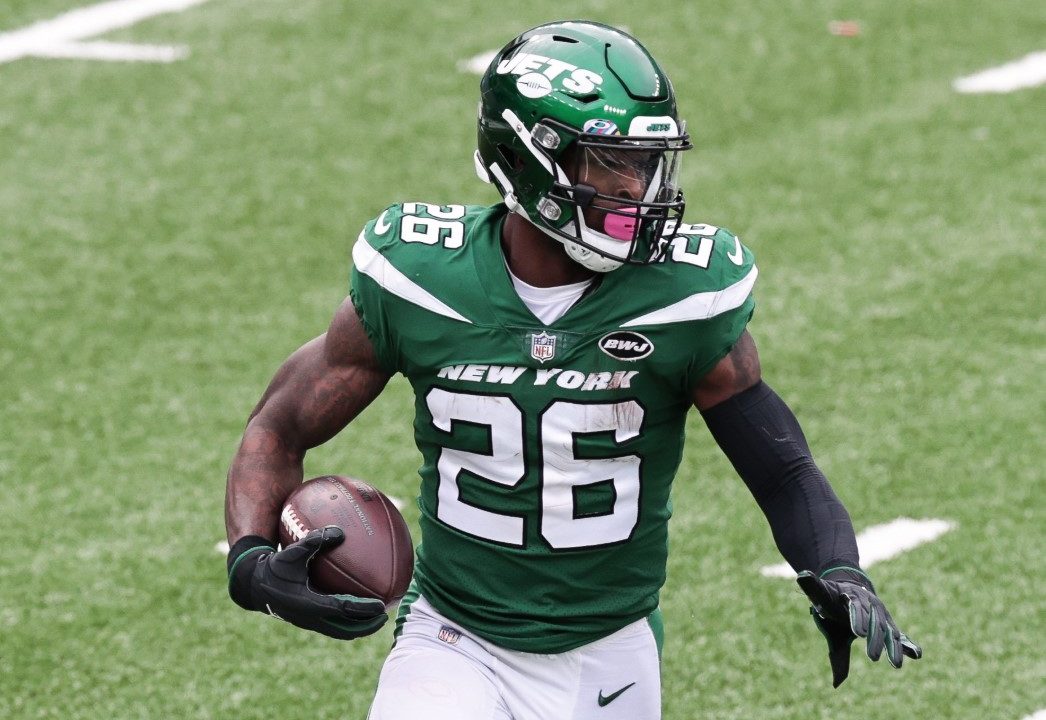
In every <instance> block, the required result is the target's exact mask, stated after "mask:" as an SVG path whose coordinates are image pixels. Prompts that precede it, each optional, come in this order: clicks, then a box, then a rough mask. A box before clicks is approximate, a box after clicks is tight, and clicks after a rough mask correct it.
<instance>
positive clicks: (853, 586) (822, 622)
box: [796, 567, 923, 687]
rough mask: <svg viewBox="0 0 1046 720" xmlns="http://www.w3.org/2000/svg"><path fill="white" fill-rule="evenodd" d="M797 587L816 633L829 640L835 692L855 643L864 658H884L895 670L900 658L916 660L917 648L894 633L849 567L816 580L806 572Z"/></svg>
mask: <svg viewBox="0 0 1046 720" xmlns="http://www.w3.org/2000/svg"><path fill="white" fill-rule="evenodd" d="M796 581H797V582H798V583H799V587H801V588H802V589H803V592H804V593H806V596H807V597H808V598H810V602H811V603H812V604H813V607H812V608H810V614H811V615H813V618H814V623H816V624H817V629H818V630H820V631H821V633H822V634H823V635H824V636H825V638H826V639H827V640H828V661H829V662H830V663H831V664H832V686H833V687H839V686H840V685H841V684H842V683H843V680H845V679H846V676H847V675H848V674H849V673H850V644H851V643H853V641H854V639H855V638H857V637H863V638H867V640H868V645H867V650H868V657H870V658H871V659H872V660H878V659H879V656H880V655H882V652H883V648H885V649H886V657H887V658H889V660H890V664H891V665H893V666H894V667H895V668H899V667H901V662H902V661H903V660H904V656H905V655H907V656H908V657H910V658H912V659H913V660H918V659H919V658H921V657H922V656H923V651H922V648H920V647H919V646H918V645H916V644H915V643H914V642H912V641H911V640H909V639H908V636H907V635H905V634H904V633H903V632H901V631H900V629H898V627H897V624H896V623H894V621H893V618H892V617H890V613H889V611H888V610H887V609H886V606H885V605H883V602H882V600H880V599H879V597H878V596H877V595H876V594H875V587H874V586H873V585H872V581H871V580H870V579H869V578H868V576H867V575H865V574H864V573H863V572H861V571H860V570H858V569H856V568H851V567H836V568H831V569H829V570H825V571H824V572H823V573H821V575H820V577H818V576H816V575H814V574H813V573H812V572H810V571H809V570H804V571H803V572H801V573H799V577H798V578H797V579H796Z"/></svg>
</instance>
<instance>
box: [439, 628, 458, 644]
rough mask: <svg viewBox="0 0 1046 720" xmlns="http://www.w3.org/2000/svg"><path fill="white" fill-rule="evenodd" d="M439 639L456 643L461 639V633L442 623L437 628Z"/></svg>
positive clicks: (448, 642)
mask: <svg viewBox="0 0 1046 720" xmlns="http://www.w3.org/2000/svg"><path fill="white" fill-rule="evenodd" d="M439 639H440V640H442V641H443V642H445V643H447V644H448V645H457V644H458V640H460V639H461V633H460V632H459V631H457V630H455V629H454V628H452V627H448V626H446V625H444V626H443V627H441V628H440V629H439Z"/></svg>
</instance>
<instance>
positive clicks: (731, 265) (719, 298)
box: [617, 224, 758, 326]
mask: <svg viewBox="0 0 1046 720" xmlns="http://www.w3.org/2000/svg"><path fill="white" fill-rule="evenodd" d="M664 240H665V244H664V245H663V253H662V258H661V260H660V261H658V262H657V263H655V264H653V265H648V266H646V267H645V268H643V267H640V268H638V270H637V275H638V273H644V272H649V271H653V272H656V273H657V274H658V275H659V276H660V277H659V278H658V279H657V281H656V282H650V281H649V280H645V279H644V280H643V283H644V286H646V287H651V288H656V289H655V290H652V291H651V292H650V293H647V294H645V295H644V303H643V305H644V307H643V310H644V312H637V313H636V315H635V316H634V317H633V318H632V319H630V320H629V321H628V322H626V323H624V326H635V325H643V324H663V323H675V322H687V321H693V320H708V319H710V318H713V317H716V316H717V315H722V314H723V313H727V312H730V311H732V310H741V311H743V312H745V313H749V314H750V312H751V306H752V303H751V294H752V288H753V286H754V285H755V280H756V277H757V275H758V270H757V269H756V266H755V257H754V256H753V255H752V252H751V251H750V250H749V249H748V248H746V247H745V246H744V245H742V244H741V241H740V239H738V237H737V236H736V235H734V234H733V233H732V232H730V231H729V230H724V229H721V228H718V227H716V226H714V225H703V224H702V225H690V224H683V225H681V226H679V227H678V228H677V229H676V230H675V232H672V233H671V234H666V235H665V237H664ZM617 272H621V270H618V271H617ZM635 281H636V282H639V279H638V277H637V278H636V280H635Z"/></svg>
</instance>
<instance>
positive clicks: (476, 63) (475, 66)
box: [458, 50, 498, 75]
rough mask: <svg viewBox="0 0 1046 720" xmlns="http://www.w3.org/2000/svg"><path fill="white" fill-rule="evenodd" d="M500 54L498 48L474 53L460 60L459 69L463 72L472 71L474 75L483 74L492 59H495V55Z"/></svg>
mask: <svg viewBox="0 0 1046 720" xmlns="http://www.w3.org/2000/svg"><path fill="white" fill-rule="evenodd" d="M497 54H498V51H497V50H487V51H486V52H481V53H480V54H479V55H473V56H472V57H470V58H465V59H464V60H460V61H458V70H459V71H461V72H467V73H472V74H473V75H482V74H483V73H485V72H486V71H487V66H488V65H490V61H491V60H493V59H494V56H495V55H497Z"/></svg>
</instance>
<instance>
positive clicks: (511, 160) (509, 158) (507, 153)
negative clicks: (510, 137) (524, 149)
mask: <svg viewBox="0 0 1046 720" xmlns="http://www.w3.org/2000/svg"><path fill="white" fill-rule="evenodd" d="M498 154H499V155H501V157H502V158H503V159H504V161H505V167H507V168H511V169H512V173H513V174H515V173H518V172H520V171H522V170H524V169H525V168H526V165H525V164H524V162H523V160H522V158H520V157H519V155H517V154H516V153H514V152H513V151H512V148H510V147H509V146H508V145H502V144H499V145H498Z"/></svg>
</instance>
